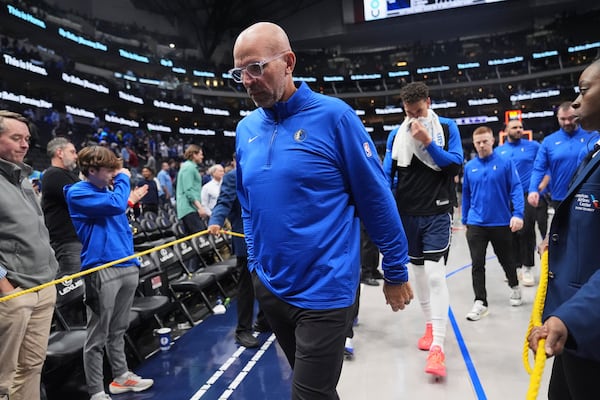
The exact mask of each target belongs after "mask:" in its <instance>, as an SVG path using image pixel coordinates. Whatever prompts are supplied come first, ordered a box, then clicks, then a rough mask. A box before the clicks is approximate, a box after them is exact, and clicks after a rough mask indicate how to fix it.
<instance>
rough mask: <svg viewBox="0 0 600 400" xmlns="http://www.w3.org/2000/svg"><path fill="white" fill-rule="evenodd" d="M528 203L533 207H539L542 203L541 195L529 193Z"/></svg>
mask: <svg viewBox="0 0 600 400" xmlns="http://www.w3.org/2000/svg"><path fill="white" fill-rule="evenodd" d="M527 202H528V203H529V204H531V205H532V206H533V207H537V206H538V204H539V203H540V194H539V193H538V192H529V194H528V195H527Z"/></svg>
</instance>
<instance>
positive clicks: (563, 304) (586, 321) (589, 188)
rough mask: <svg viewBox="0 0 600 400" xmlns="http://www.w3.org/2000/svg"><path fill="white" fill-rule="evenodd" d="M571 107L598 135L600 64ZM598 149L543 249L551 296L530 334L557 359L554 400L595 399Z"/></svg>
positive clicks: (585, 76) (599, 298) (583, 80)
mask: <svg viewBox="0 0 600 400" xmlns="http://www.w3.org/2000/svg"><path fill="white" fill-rule="evenodd" d="M579 89H580V94H579V96H578V97H577V99H576V100H575V101H574V102H573V103H572V105H571V106H572V107H573V109H574V110H575V111H574V117H575V118H574V121H575V123H580V124H581V126H582V127H583V129H586V130H593V129H596V130H598V129H600V59H599V60H596V61H594V62H593V63H592V64H591V65H590V66H588V67H587V68H586V69H585V70H584V71H583V73H582V74H581V77H580V78H579ZM599 149H600V146H599V145H598V143H597V144H596V146H594V149H593V150H592V151H591V152H590V153H589V154H588V156H587V157H586V158H585V159H584V161H583V163H582V164H581V165H580V166H579V168H578V170H577V172H576V174H575V176H574V178H573V179H572V181H571V184H570V186H569V189H568V190H567V193H566V195H565V197H564V199H563V200H562V202H561V203H560V205H559V206H558V208H557V209H556V212H555V214H554V218H553V219H552V224H551V227H550V232H549V235H548V238H549V239H547V240H546V241H545V243H544V247H542V248H541V250H542V251H543V250H546V249H547V251H548V290H547V295H546V300H545V304H544V312H543V314H542V321H543V325H542V326H536V327H534V328H533V329H532V331H531V333H530V335H529V337H528V342H529V347H530V348H531V350H533V351H534V352H537V349H538V345H539V341H540V340H541V339H545V344H544V350H545V352H546V355H547V356H548V357H552V356H555V357H554V364H553V367H552V375H551V377H550V384H549V388H548V399H550V400H581V399H595V398H597V396H598V395H597V382H596V379H598V377H599V376H600V252H598V249H597V243H598V237H599V236H600V203H599V200H600V156H598V151H599Z"/></svg>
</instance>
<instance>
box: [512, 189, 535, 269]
mask: <svg viewBox="0 0 600 400" xmlns="http://www.w3.org/2000/svg"><path fill="white" fill-rule="evenodd" d="M523 214H524V215H523V228H522V229H520V230H518V231H516V232H514V233H513V234H512V237H513V254H514V257H515V261H514V262H515V267H516V268H520V267H521V266H522V265H524V266H527V267H533V265H534V260H533V256H534V253H535V244H536V243H535V220H536V208H535V207H534V206H532V205H531V204H529V202H528V201H527V195H525V212H524V213H523Z"/></svg>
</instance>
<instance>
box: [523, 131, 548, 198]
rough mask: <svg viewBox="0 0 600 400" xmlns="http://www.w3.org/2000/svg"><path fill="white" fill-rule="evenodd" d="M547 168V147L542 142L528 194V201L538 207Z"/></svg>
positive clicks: (534, 164) (536, 157)
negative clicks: (541, 184) (540, 190)
mask: <svg viewBox="0 0 600 400" xmlns="http://www.w3.org/2000/svg"><path fill="white" fill-rule="evenodd" d="M547 170H548V158H547V149H546V146H544V144H543V143H542V145H541V146H540V149H539V150H538V153H537V155H536V156H535V161H534V162H533V171H531V179H530V181H529V188H528V192H529V194H528V195H527V202H528V203H529V204H531V205H532V206H533V207H537V206H538V203H539V201H540V193H539V186H540V183H541V182H542V180H543V178H544V176H545V175H546V171H547ZM524 189H525V188H524Z"/></svg>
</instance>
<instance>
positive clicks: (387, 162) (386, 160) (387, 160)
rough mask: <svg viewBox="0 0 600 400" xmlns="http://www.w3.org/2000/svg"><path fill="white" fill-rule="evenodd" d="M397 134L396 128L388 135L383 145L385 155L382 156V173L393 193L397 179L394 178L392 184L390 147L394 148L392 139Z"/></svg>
mask: <svg viewBox="0 0 600 400" xmlns="http://www.w3.org/2000/svg"><path fill="white" fill-rule="evenodd" d="M397 133H398V128H395V129H393V130H392V131H391V132H390V134H389V135H388V138H387V143H386V144H385V155H384V156H383V171H384V172H385V178H386V179H387V181H388V185H389V187H391V188H392V191H395V190H396V186H398V178H397V177H394V182H393V183H392V162H393V160H392V147H393V146H394V139H395V138H396V134H397Z"/></svg>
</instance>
